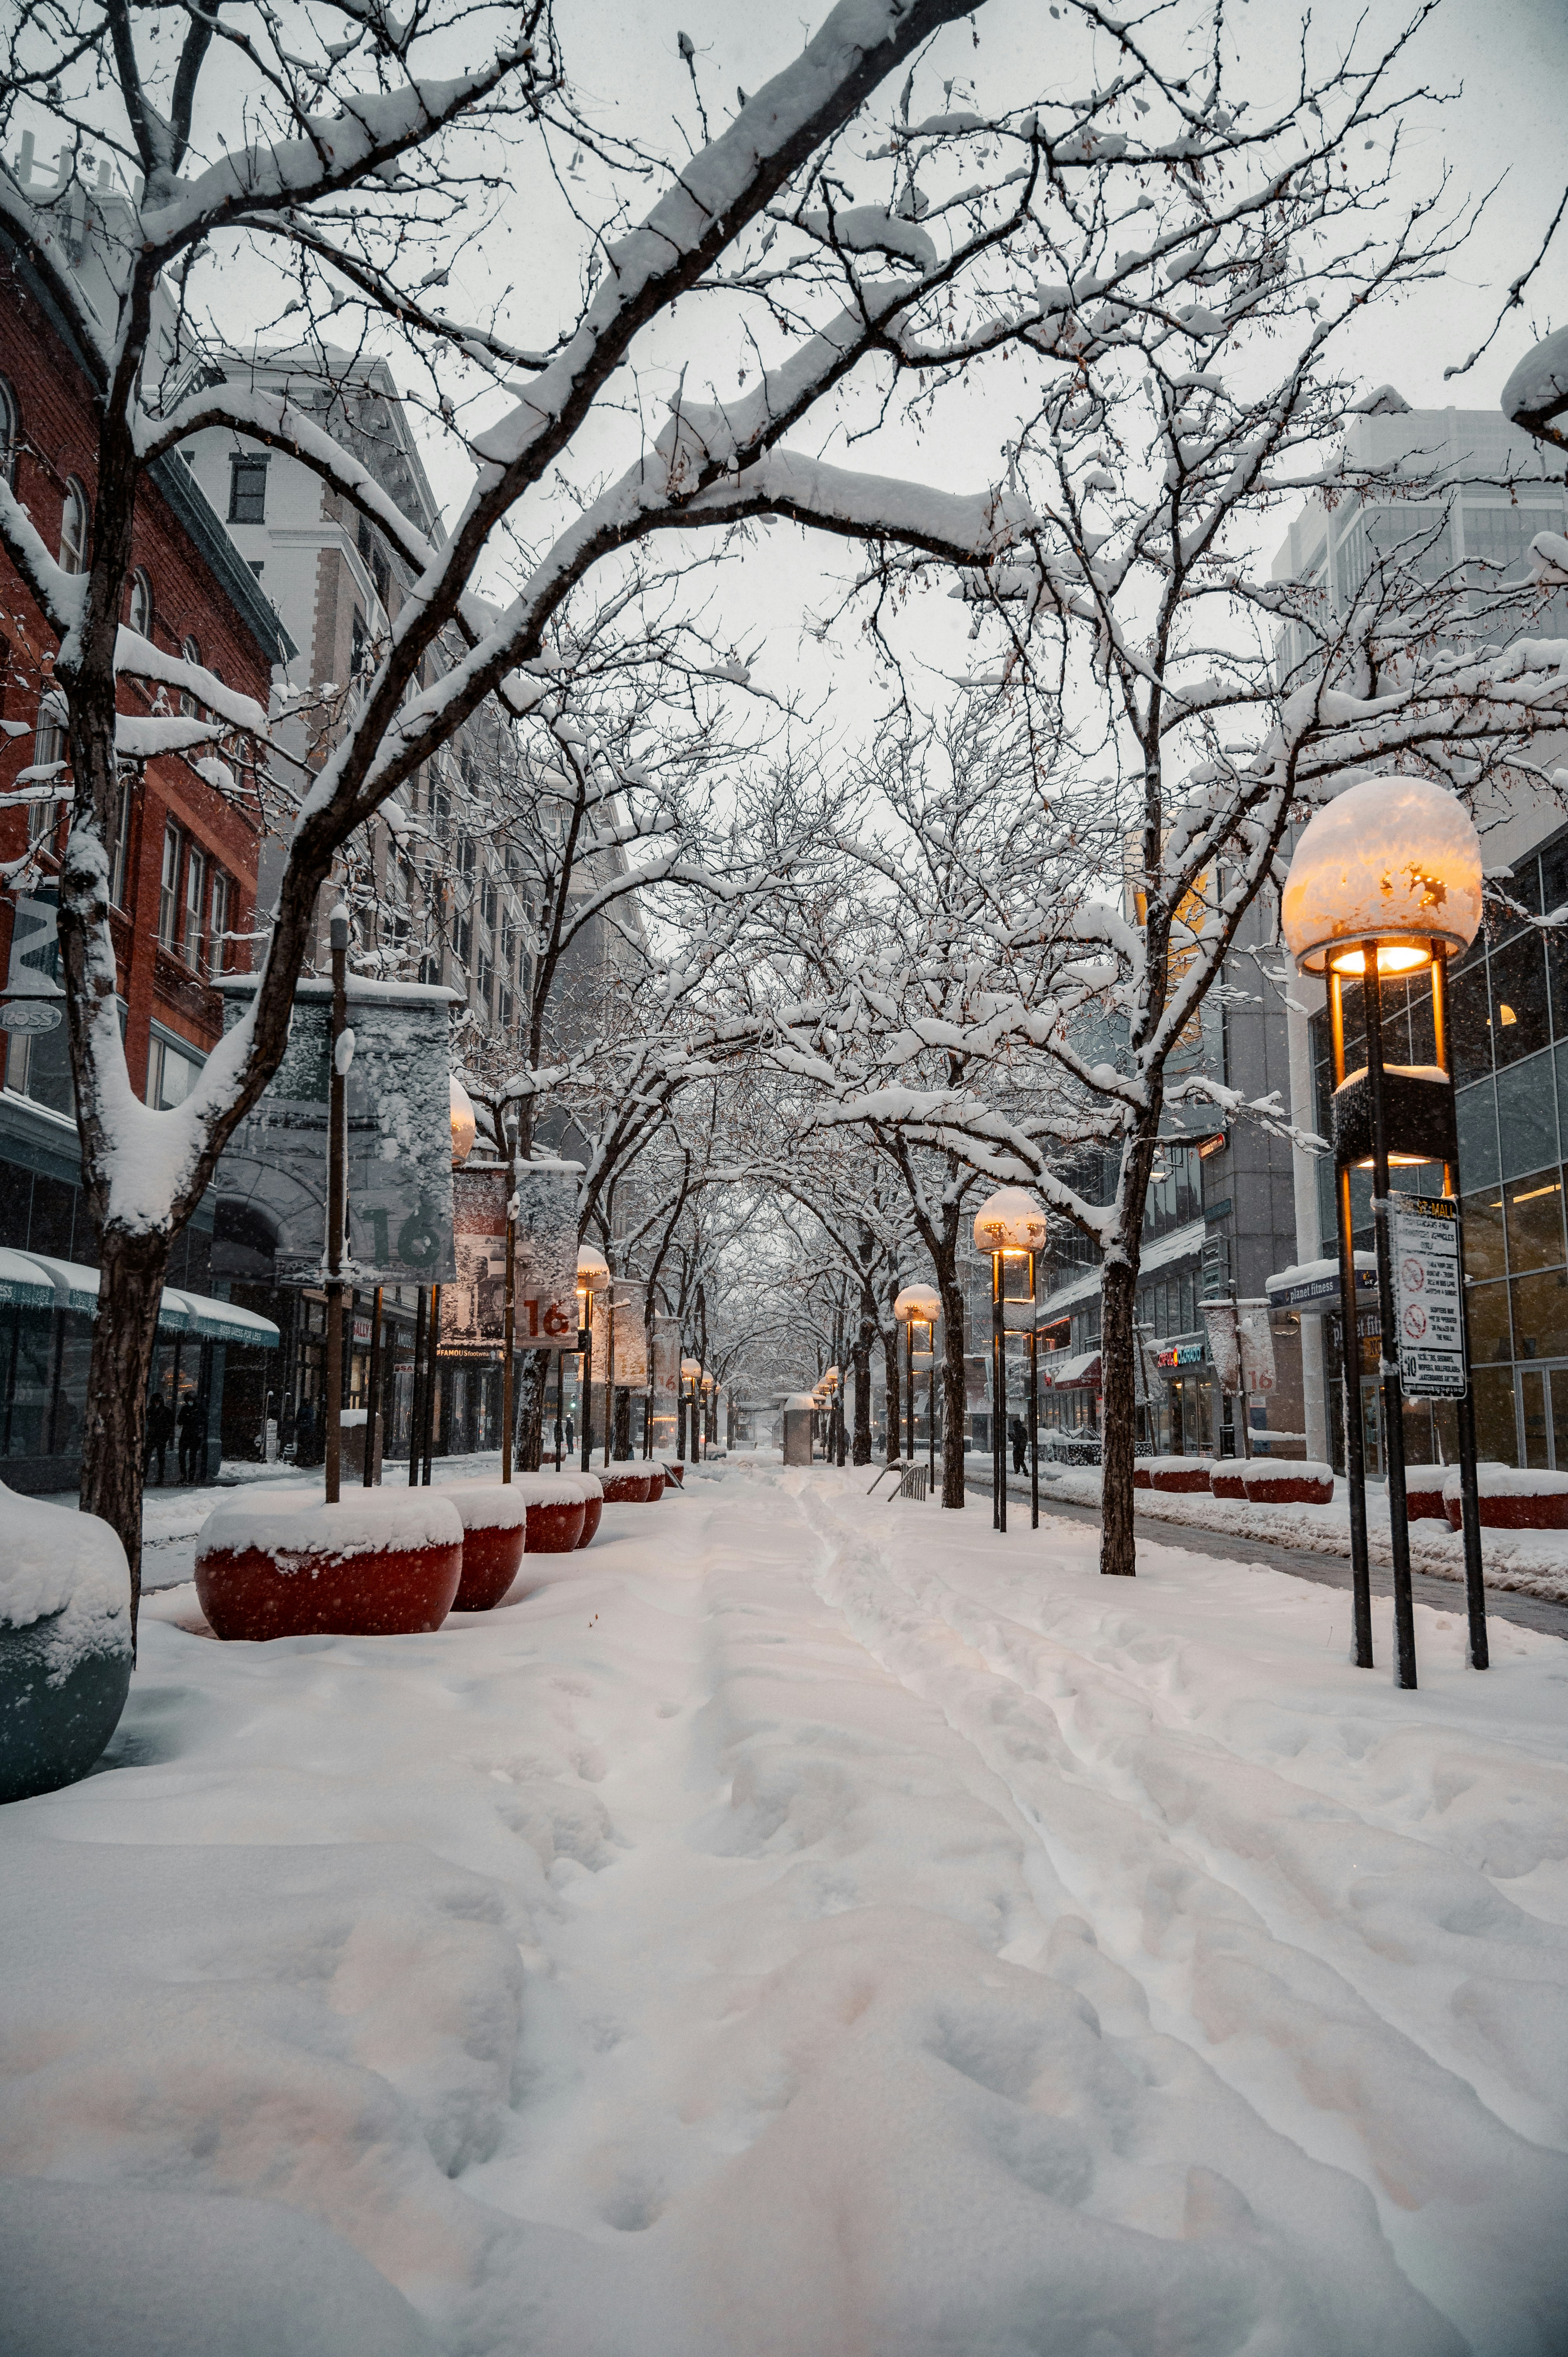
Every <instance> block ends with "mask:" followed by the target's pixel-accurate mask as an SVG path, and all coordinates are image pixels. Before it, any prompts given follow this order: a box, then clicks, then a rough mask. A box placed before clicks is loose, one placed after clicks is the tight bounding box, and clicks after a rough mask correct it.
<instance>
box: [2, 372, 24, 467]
mask: <svg viewBox="0 0 1568 2357" xmlns="http://www.w3.org/2000/svg"><path fill="white" fill-rule="evenodd" d="M21 446H22V413H21V410H20V409H19V408H18V406H17V404H16V394H15V393H13V392H12V390H11V388H10V386H9V385H8V384H7V383H6V382H5V378H4V377H3V376H0V482H5V483H8V484H9V485H10V487H11V489H12V490H16V453H17V451H18V450H19V449H20V448H21Z"/></svg>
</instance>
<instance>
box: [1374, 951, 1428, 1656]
mask: <svg viewBox="0 0 1568 2357" xmlns="http://www.w3.org/2000/svg"><path fill="white" fill-rule="evenodd" d="M1364 954H1365V959H1366V965H1365V972H1364V975H1363V981H1362V996H1363V997H1364V999H1365V1001H1366V1011H1367V1092H1368V1094H1369V1098H1370V1100H1371V1108H1372V1222H1373V1230H1374V1233H1375V1235H1376V1238H1377V1247H1378V1318H1379V1322H1380V1325H1381V1327H1382V1334H1381V1336H1380V1340H1379V1344H1378V1363H1379V1368H1380V1373H1381V1376H1382V1397H1383V1458H1384V1463H1385V1466H1386V1469H1387V1477H1388V1497H1389V1542H1390V1546H1391V1551H1392V1555H1393V1572H1394V1684H1395V1685H1397V1686H1404V1687H1407V1688H1408V1687H1413V1686H1414V1684H1415V1607H1414V1602H1413V1600H1412V1595H1411V1586H1410V1515H1409V1512H1408V1511H1407V1508H1406V1502H1405V1487H1404V1387H1403V1385H1402V1383H1401V1381H1400V1361H1399V1329H1398V1326H1397V1325H1396V1323H1395V1319H1394V1267H1393V1238H1392V1235H1391V1232H1390V1227H1389V1222H1390V1219H1391V1211H1390V1208H1389V1133H1388V1122H1387V1117H1386V1113H1385V1108H1384V1104H1383V1015H1382V996H1383V985H1382V976H1381V975H1380V973H1379V972H1378V952H1377V945H1376V943H1375V942H1368V943H1367V947H1366V951H1365V953H1364Z"/></svg>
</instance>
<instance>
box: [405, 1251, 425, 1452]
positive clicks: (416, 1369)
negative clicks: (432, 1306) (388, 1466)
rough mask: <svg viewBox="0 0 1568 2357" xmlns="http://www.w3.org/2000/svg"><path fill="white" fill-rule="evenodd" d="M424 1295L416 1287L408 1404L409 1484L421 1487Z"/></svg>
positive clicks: (421, 1287) (422, 1289)
mask: <svg viewBox="0 0 1568 2357" xmlns="http://www.w3.org/2000/svg"><path fill="white" fill-rule="evenodd" d="M424 1295H425V1288H424V1286H423V1285H422V1286H418V1287H417V1288H416V1292H415V1297H414V1305H413V1398H412V1399H411V1400H410V1401H409V1404H408V1486H409V1488H410V1489H411V1490H417V1489H418V1487H419V1459H420V1454H421V1443H422V1441H423V1439H424Z"/></svg>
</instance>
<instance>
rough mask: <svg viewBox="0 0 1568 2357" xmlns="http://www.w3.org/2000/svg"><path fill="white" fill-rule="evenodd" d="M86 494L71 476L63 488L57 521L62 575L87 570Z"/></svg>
mask: <svg viewBox="0 0 1568 2357" xmlns="http://www.w3.org/2000/svg"><path fill="white" fill-rule="evenodd" d="M87 513H88V511H87V493H86V492H85V491H84V490H82V488H81V484H80V483H79V482H78V481H77V479H76V478H75V476H74V475H73V476H72V477H71V479H70V482H69V483H67V485H66V487H65V506H64V507H63V508H62V510H61V511H60V520H59V562H60V570H61V572H62V573H85V572H86V570H87Z"/></svg>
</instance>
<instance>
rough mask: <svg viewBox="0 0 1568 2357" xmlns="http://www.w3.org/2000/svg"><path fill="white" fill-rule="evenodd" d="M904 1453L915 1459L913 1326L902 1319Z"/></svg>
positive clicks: (911, 1320)
mask: <svg viewBox="0 0 1568 2357" xmlns="http://www.w3.org/2000/svg"><path fill="white" fill-rule="evenodd" d="M904 1454H905V1456H906V1457H907V1458H908V1461H909V1463H910V1464H911V1465H913V1463H914V1461H915V1327H914V1321H913V1319H911V1318H905V1320H904Z"/></svg>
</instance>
